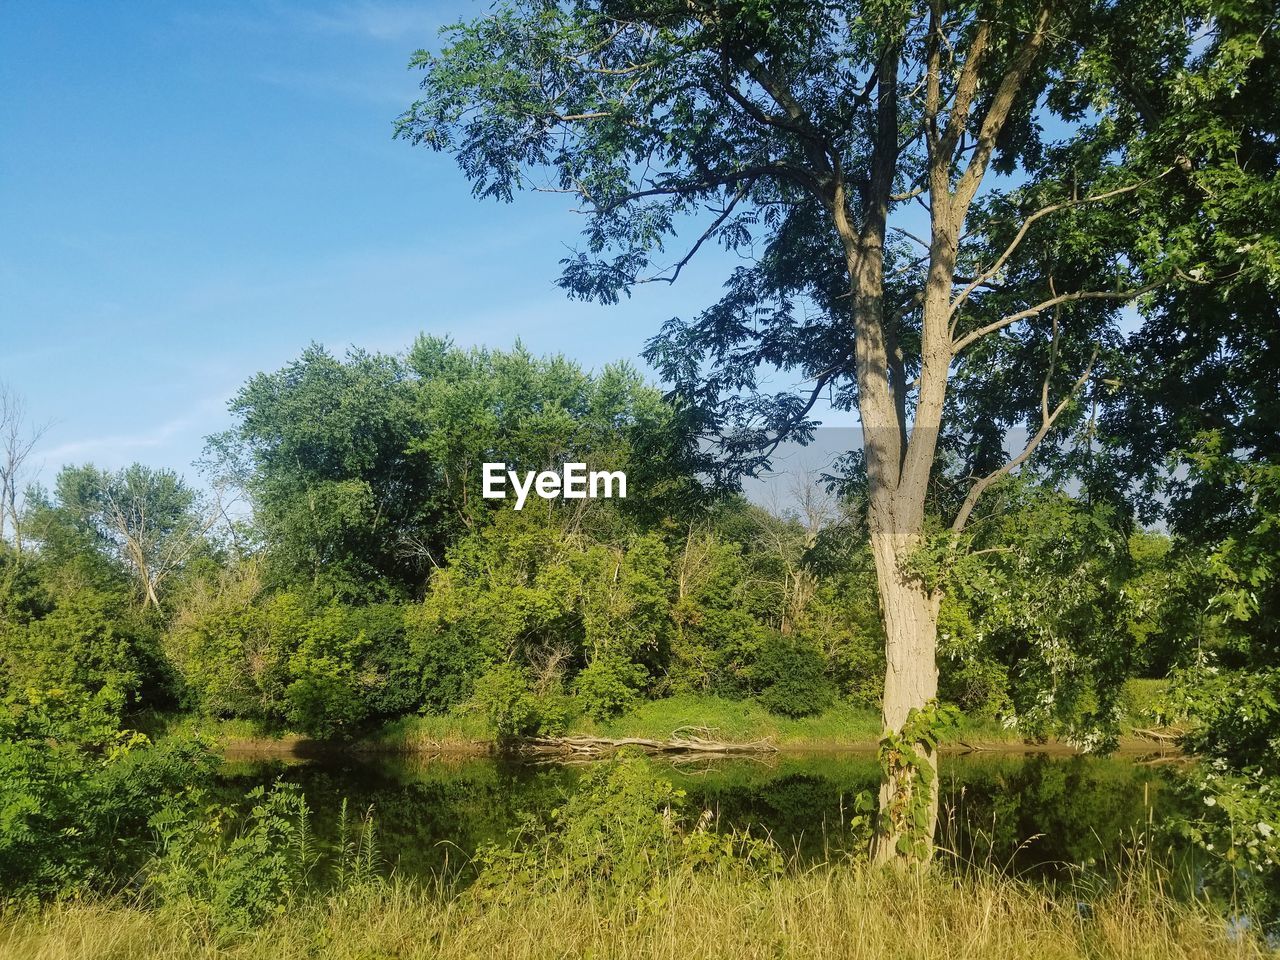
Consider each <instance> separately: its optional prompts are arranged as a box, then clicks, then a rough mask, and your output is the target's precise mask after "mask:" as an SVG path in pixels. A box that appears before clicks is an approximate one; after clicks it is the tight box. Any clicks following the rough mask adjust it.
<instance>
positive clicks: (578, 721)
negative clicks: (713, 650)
mask: <svg viewBox="0 0 1280 960" xmlns="http://www.w3.org/2000/svg"><path fill="white" fill-rule="evenodd" d="M1163 689H1164V681H1157V680H1148V681H1143V680H1130V681H1128V682H1127V683H1126V687H1125V703H1126V707H1128V708H1129V711H1130V712H1131V714H1132V715H1134V716H1139V717H1143V718H1145V717H1146V716H1147V714H1148V713H1150V712H1151V711H1152V710H1154V707H1152V706H1151V704H1153V703H1156V702H1158V698H1159V697H1160V696H1161V695H1162V694H1163ZM145 720H146V724H145V725H144V728H143V729H144V732H148V733H152V734H159V735H167V734H173V733H178V732H190V731H195V730H199V731H200V732H202V733H204V734H206V735H208V736H212V737H214V738H216V739H219V740H222V741H223V742H235V741H239V742H241V743H248V744H259V745H261V746H263V747H270V745H271V744H272V743H273V742H276V741H280V740H281V739H282V738H284V737H287V736H289V735H287V734H283V733H281V732H279V731H267V730H264V729H262V728H261V727H260V726H259V725H257V724H255V723H253V722H251V721H248V720H218V719H209V718H199V717H193V716H189V715H180V714H149V715H147V717H146V718H145ZM1130 725H1132V724H1130ZM681 728H703V729H705V730H707V731H710V732H711V735H712V736H714V737H718V738H719V739H722V740H726V741H733V742H737V743H743V742H748V741H753V740H771V741H773V743H775V744H776V745H778V746H780V747H789V748H792V749H806V748H807V749H840V748H848V747H867V748H871V747H874V746H875V744H876V743H877V742H878V741H879V739H880V734H881V721H880V713H879V711H878V710H873V709H870V708H867V707H855V706H852V705H850V704H836V705H835V706H832V707H829V708H828V709H826V710H824V711H823V712H822V713H820V714H817V715H816V716H812V717H798V718H792V717H785V716H780V715H778V714H774V713H770V712H769V711H768V710H766V709H765V708H764V707H762V706H761V705H760V704H759V703H756V702H755V701H753V700H730V699H727V698H724V697H717V696H711V695H705V694H684V695H679V696H674V697H666V698H663V699H661V700H647V701H644V702H642V703H641V704H640V705H639V706H637V707H636V708H635V709H634V710H631V711H628V712H627V713H625V714H623V715H622V716H620V717H618V718H616V719H613V720H609V721H594V720H592V719H591V718H589V717H586V716H583V715H578V716H576V717H574V718H573V719H572V720H571V721H570V723H569V726H568V729H567V731H566V732H567V733H569V734H592V735H596V736H604V737H642V738H646V739H653V740H664V739H667V738H669V737H671V735H672V734H673V733H674V732H675V731H677V730H680V729H681ZM948 739H950V740H951V741H952V742H957V741H964V742H973V743H1020V742H1021V740H1022V738H1021V736H1020V735H1019V734H1018V733H1017V732H1016V731H1012V730H1008V729H1005V728H1004V727H1002V726H1000V725H999V724H998V723H996V722H995V721H991V720H983V719H978V718H973V717H962V719H961V723H960V727H959V729H957V730H956V731H955V732H954V733H953V734H951V735H950V737H949V738H948ZM491 740H492V734H491V732H490V730H489V728H488V726H487V724H486V723H485V718H484V716H483V714H482V713H481V712H480V711H479V710H478V709H469V708H467V707H466V706H465V705H464V706H463V707H459V708H456V709H454V710H453V711H451V712H449V713H447V714H443V715H434V714H428V715H423V716H410V717H403V718H401V719H399V720H394V721H392V722H390V723H388V724H386V725H385V726H383V727H381V728H380V729H378V730H376V731H374V732H373V733H371V734H369V735H367V736H366V737H364V738H362V739H361V740H360V741H359V742H358V745H359V746H360V747H363V748H366V749H370V750H387V751H395V752H410V753H413V752H430V751H434V750H450V749H455V750H457V749H464V750H471V749H478V748H487V746H488V745H489V743H490V741H491Z"/></svg>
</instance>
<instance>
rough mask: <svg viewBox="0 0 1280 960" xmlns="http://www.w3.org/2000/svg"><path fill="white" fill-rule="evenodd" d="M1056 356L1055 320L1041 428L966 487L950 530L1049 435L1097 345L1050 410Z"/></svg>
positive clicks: (961, 523)
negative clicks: (1000, 463) (1013, 453)
mask: <svg viewBox="0 0 1280 960" xmlns="http://www.w3.org/2000/svg"><path fill="white" fill-rule="evenodd" d="M1057 355H1058V325H1057V321H1056V320H1055V322H1054V336H1053V344H1052V346H1051V348H1050V364H1049V372H1048V373H1047V374H1046V375H1045V379H1044V386H1043V388H1042V390H1041V406H1040V411H1041V414H1040V429H1039V430H1037V431H1036V432H1035V433H1034V434H1033V435H1032V437H1031V439H1029V440H1028V441H1027V445H1026V446H1025V447H1023V448H1022V452H1021V453H1019V454H1018V455H1017V456H1016V457H1014V458H1013V459H1012V460H1010V461H1008V462H1007V463H1005V464H1004V465H1003V466H1002V467H1000V468H999V469H998V470H994V471H992V472H991V473H989V474H987V475H986V476H985V477H983V478H982V479H980V480H978V481H977V482H976V483H974V485H973V486H972V487H970V488H969V493H968V494H967V495H966V496H965V498H964V503H962V504H961V505H960V510H959V512H958V513H957V514H956V518H955V520H954V521H953V522H952V524H951V531H952V533H960V532H961V531H963V530H964V526H965V524H966V523H968V522H969V515H970V514H971V513H973V508H974V506H976V505H977V502H978V498H979V497H981V496H982V494H983V493H984V492H985V491H986V489H987V488H988V487H990V486H991V485H992V484H993V483H995V482H996V481H997V480H999V479H1000V478H1001V477H1005V476H1008V475H1009V474H1010V473H1012V472H1013V471H1014V470H1016V469H1018V467H1020V466H1022V465H1023V464H1024V463H1026V462H1027V460H1028V459H1029V458H1030V456H1031V455H1032V454H1033V453H1035V450H1036V447H1038V446H1040V443H1041V441H1043V440H1044V438H1045V437H1046V436H1048V434H1049V431H1050V430H1052V429H1053V425H1054V423H1056V422H1057V420H1058V418H1059V417H1060V416H1061V415H1062V412H1063V411H1064V410H1066V409H1067V406H1068V405H1069V404H1070V403H1071V401H1072V400H1073V399H1074V398H1075V396H1076V394H1077V393H1079V392H1080V388H1081V387H1083V386H1084V385H1085V383H1086V382H1088V380H1089V375H1090V374H1091V373H1092V372H1093V365H1094V363H1095V362H1097V359H1098V350H1097V348H1096V347H1095V348H1094V351H1093V356H1091V357H1090V358H1089V363H1088V364H1087V365H1086V366H1085V368H1084V373H1082V374H1080V376H1079V377H1078V378H1077V379H1076V382H1075V383H1074V384H1072V386H1071V389H1070V390H1068V391H1067V395H1066V396H1065V397H1063V398H1062V401H1061V402H1060V403H1059V404H1058V405H1057V406H1056V407H1054V408H1053V409H1052V410H1050V409H1049V380H1050V378H1051V377H1052V376H1053V364H1054V361H1056V359H1057Z"/></svg>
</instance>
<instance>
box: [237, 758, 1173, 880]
mask: <svg viewBox="0 0 1280 960" xmlns="http://www.w3.org/2000/svg"><path fill="white" fill-rule="evenodd" d="M653 762H654V764H655V766H656V767H657V768H658V769H659V770H660V771H661V772H662V773H663V775H665V776H667V777H669V778H670V779H671V780H672V781H673V782H674V783H675V784H676V785H677V786H678V787H680V788H682V789H683V790H685V791H686V793H687V795H688V797H689V798H690V800H691V801H692V802H693V803H694V804H697V805H698V806H699V807H701V808H703V809H707V810H710V811H711V812H712V814H713V815H714V817H715V819H716V822H717V823H718V824H719V825H720V826H721V827H736V828H740V829H746V828H749V829H750V830H751V832H752V833H753V834H757V835H759V834H761V833H768V834H769V835H771V836H772V837H773V839H774V840H775V841H776V842H777V843H778V844H779V845H780V846H781V847H782V848H783V849H784V851H786V852H787V853H788V854H791V855H794V856H795V857H796V858H797V859H798V860H799V861H801V862H815V861H819V860H823V859H830V858H834V857H838V856H840V855H842V854H843V853H845V852H847V851H850V850H852V849H853V848H854V847H855V846H856V843H857V841H856V839H855V838H854V836H853V833H852V831H851V830H850V829H849V821H850V818H851V817H852V816H853V815H854V808H853V804H854V798H855V797H856V796H857V794H858V793H859V792H860V791H863V790H874V788H875V786H876V784H877V782H878V777H879V771H878V768H877V765H876V761H875V758H874V757H873V756H872V755H870V754H867V753H844V754H781V755H775V756H771V757H766V758H761V759H733V760H717V761H710V762H707V761H703V762H698V763H694V764H690V763H673V762H671V761H669V760H661V759H659V760H654V761H653ZM581 772H582V768H581V767H578V766H563V765H537V766H535V765H530V764H521V763H513V762H505V761H501V760H497V759H494V758H489V757H470V756H468V757H435V758H430V759H426V758H404V757H376V758H368V757H366V758H354V757H348V756H342V757H332V758H327V759H324V760H314V761H307V762H296V761H288V762H285V761H280V760H255V761H243V760H242V761H234V762H228V763H227V765H226V766H225V767H224V770H223V772H222V783H223V786H224V788H225V789H226V791H227V793H228V795H241V794H242V793H243V791H247V790H248V789H249V788H250V787H252V786H255V785H257V784H261V783H271V782H273V781H275V780H283V781H285V782H290V783H295V784H298V785H299V786H300V787H301V788H302V789H303V790H304V792H305V793H306V795H307V798H308V801H309V803H310V806H311V808H312V810H313V811H314V814H315V817H314V822H315V824H316V829H317V832H319V833H321V834H322V835H323V834H325V833H328V832H330V831H331V830H332V827H333V825H334V824H335V822H336V819H337V816H338V810H339V807H340V804H341V801H342V799H343V798H347V800H348V801H349V804H350V807H351V809H352V810H354V811H360V812H362V811H363V810H365V809H367V808H369V807H372V809H373V813H374V817H375V820H376V824H377V832H378V842H379V847H380V852H381V854H382V856H383V858H384V859H385V860H386V861H387V862H388V863H390V864H393V865H394V866H395V867H396V869H397V870H398V871H399V872H400V873H401V874H404V875H408V876H427V875H430V874H431V873H432V872H434V871H435V870H437V869H439V868H440V867H442V866H444V865H445V864H446V863H452V864H457V863H458V862H459V861H460V859H465V857H466V856H467V855H469V854H470V853H471V852H472V851H474V850H475V849H476V847H477V845H479V844H480V843H483V842H484V841H486V840H502V839H504V838H506V837H507V836H508V835H509V833H510V831H511V830H512V829H513V828H515V827H516V826H517V825H518V824H519V823H520V822H521V820H522V818H524V817H527V816H530V815H534V816H542V815H545V814H546V813H548V812H549V811H550V810H551V809H552V808H554V807H555V806H557V805H559V804H560V803H561V802H562V801H563V799H564V797H565V796H566V795H567V794H568V793H569V792H570V791H571V790H572V789H573V786H574V783H575V781H576V780H577V779H578V777H579V776H580V775H581ZM940 780H941V820H942V823H941V827H940V842H941V844H942V845H943V846H944V847H946V848H948V849H949V850H951V851H954V853H955V854H956V855H958V856H960V857H962V858H966V859H969V860H975V861H978V862H981V863H985V864H995V865H997V866H1000V867H1002V868H1006V869H1009V870H1012V871H1015V872H1018V873H1032V874H1050V875H1052V874H1055V873H1059V872H1062V871H1067V870H1078V869H1095V868H1104V867H1105V866H1106V865H1107V864H1113V863H1116V862H1118V861H1120V860H1121V859H1122V858H1123V857H1124V855H1125V853H1126V851H1129V850H1131V849H1132V848H1133V846H1134V843H1135V840H1136V838H1137V837H1139V836H1141V835H1143V834H1149V833H1150V829H1149V828H1150V826H1151V825H1152V824H1158V823H1159V822H1160V821H1161V820H1162V819H1163V818H1164V817H1165V816H1166V815H1167V814H1168V813H1169V812H1170V811H1171V810H1172V809H1173V805H1174V804H1175V803H1176V800H1175V798H1174V796H1173V794H1172V792H1171V791H1170V789H1169V787H1168V785H1167V783H1166V781H1165V779H1164V778H1163V777H1162V776H1161V775H1160V774H1159V773H1158V772H1156V770H1155V769H1153V768H1152V767H1148V766H1144V765H1142V764H1140V763H1137V762H1135V761H1134V760H1132V759H1127V758H1123V757H1117V758H1098V757H1083V756H1060V755H1052V754H1046V753H1028V754H1011V753H999V754H995V753H983V754H972V755H967V756H946V755H944V756H943V757H942V760H941V768H940Z"/></svg>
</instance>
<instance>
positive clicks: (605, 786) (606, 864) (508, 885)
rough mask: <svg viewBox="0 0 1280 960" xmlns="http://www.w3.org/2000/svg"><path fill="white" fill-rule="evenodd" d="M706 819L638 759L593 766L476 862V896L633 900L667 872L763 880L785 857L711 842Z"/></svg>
mask: <svg viewBox="0 0 1280 960" xmlns="http://www.w3.org/2000/svg"><path fill="white" fill-rule="evenodd" d="M710 820H711V816H710V812H709V811H694V810H692V809H691V807H690V804H689V803H688V801H687V798H686V796H685V793H684V791H683V790H678V789H676V788H675V787H674V786H673V785H672V783H671V782H670V781H669V780H666V779H665V778H663V777H660V776H658V775H657V774H655V773H654V771H653V768H652V767H651V766H650V764H649V762H648V761H647V760H646V759H645V758H643V757H641V756H633V755H629V754H625V753H624V754H621V755H619V756H618V757H616V758H615V759H613V760H610V761H608V762H605V763H601V764H598V765H596V766H595V767H593V768H592V769H591V771H590V772H589V773H587V774H586V775H585V776H584V777H583V778H582V779H581V780H580V781H579V783H578V786H577V789H576V790H575V792H574V793H573V795H572V796H571V797H570V798H569V799H568V800H567V802H566V803H564V804H563V805H562V806H561V807H559V808H558V809H556V811H555V812H554V813H553V814H552V815H551V817H550V819H549V820H548V821H545V822H541V823H531V824H529V825H528V826H527V827H526V828H525V829H524V830H522V831H520V832H519V833H518V834H517V835H516V836H515V837H514V838H513V840H512V841H511V842H510V843H508V844H489V845H487V846H484V847H482V848H481V849H480V850H479V851H478V852H477V854H476V862H477V865H478V867H479V871H480V875H479V880H478V883H477V890H478V892H479V894H480V895H481V896H524V895H528V894H529V893H531V892H533V891H536V890H538V889H540V888H547V889H561V888H563V887H566V886H579V885H581V886H590V887H592V888H593V889H596V890H598V891H600V892H601V893H603V894H604V895H606V896H609V895H618V896H622V897H634V896H636V895H637V894H638V893H640V892H641V891H643V890H645V889H646V888H648V887H650V886H652V885H653V884H654V883H655V882H658V881H659V880H660V879H662V878H664V877H665V876H666V875H668V874H669V873H671V872H677V871H694V870H716V871H725V872H737V873H739V874H741V875H745V876H750V877H753V878H760V877H762V876H764V875H769V874H776V873H778V872H779V871H780V870H781V868H782V857H781V855H780V853H779V851H778V849H777V848H776V847H775V846H774V845H773V844H772V843H770V842H768V841H765V840H762V839H757V838H754V837H751V836H750V835H748V834H745V833H730V834H716V833H714V832H712V831H711V830H710V829H709V828H710Z"/></svg>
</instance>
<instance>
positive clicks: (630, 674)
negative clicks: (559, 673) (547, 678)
mask: <svg viewBox="0 0 1280 960" xmlns="http://www.w3.org/2000/svg"><path fill="white" fill-rule="evenodd" d="M648 679H649V675H648V672H647V671H646V670H645V669H644V667H642V666H640V664H638V663H633V662H631V661H630V660H627V659H625V658H623V657H622V656H621V655H619V654H617V653H604V654H601V655H600V656H598V657H596V658H595V659H594V660H592V661H591V662H590V663H589V664H587V666H586V667H585V668H584V669H583V670H582V672H580V673H579V674H578V675H577V676H576V677H575V678H574V680H573V689H574V693H576V694H577V696H578V702H579V703H580V704H581V706H582V709H583V710H584V711H585V712H586V713H587V715H589V716H591V717H593V718H594V719H596V720H608V719H611V718H612V717H616V716H618V715H619V714H621V713H625V712H626V711H628V710H630V709H632V708H633V707H634V706H635V705H636V704H637V703H639V702H640V691H641V689H642V688H643V687H644V684H645V682H646V681H647V680H648Z"/></svg>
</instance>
